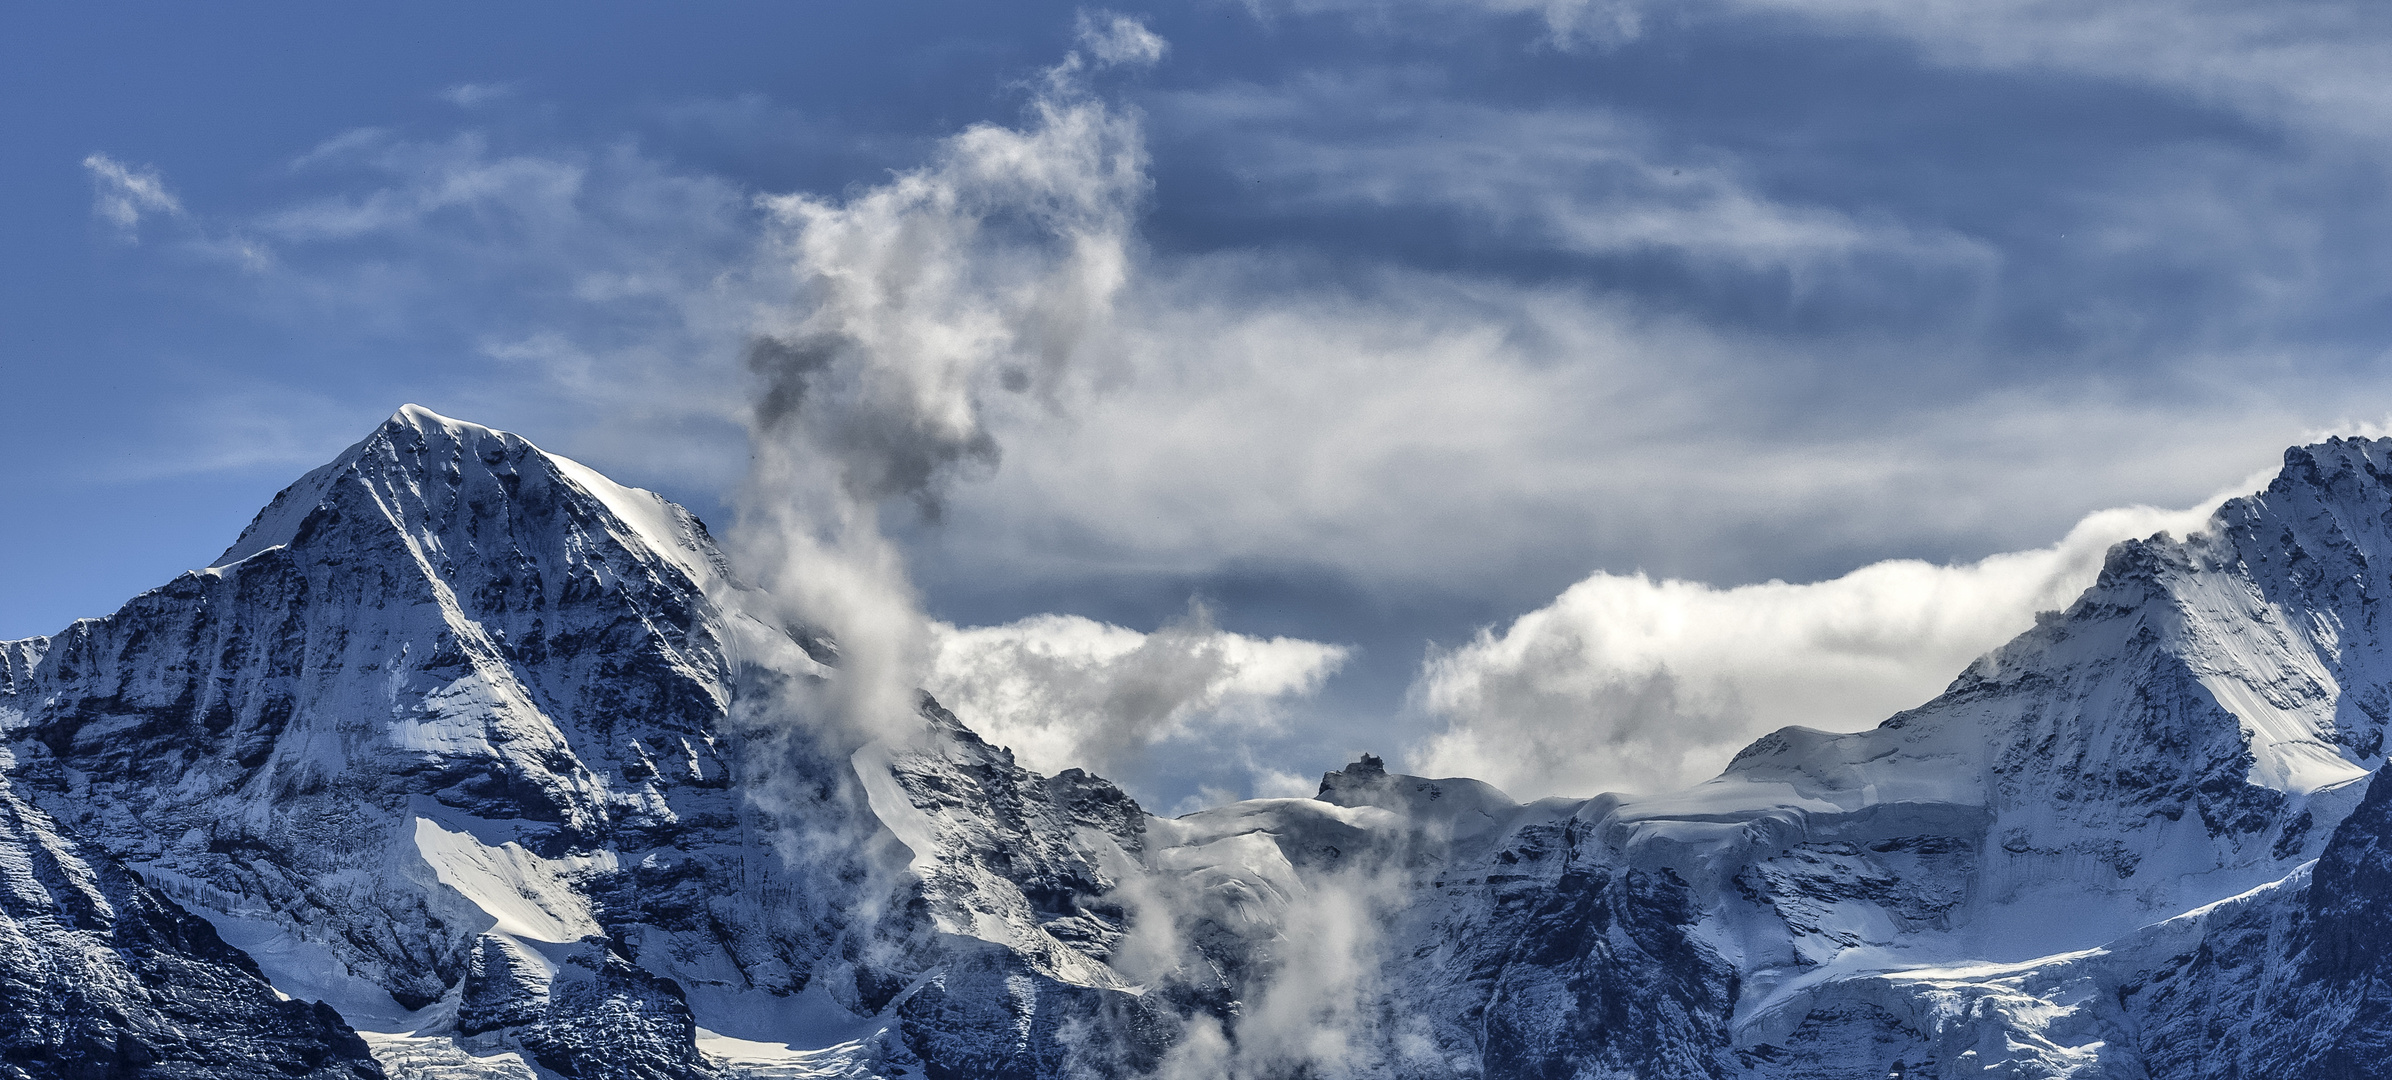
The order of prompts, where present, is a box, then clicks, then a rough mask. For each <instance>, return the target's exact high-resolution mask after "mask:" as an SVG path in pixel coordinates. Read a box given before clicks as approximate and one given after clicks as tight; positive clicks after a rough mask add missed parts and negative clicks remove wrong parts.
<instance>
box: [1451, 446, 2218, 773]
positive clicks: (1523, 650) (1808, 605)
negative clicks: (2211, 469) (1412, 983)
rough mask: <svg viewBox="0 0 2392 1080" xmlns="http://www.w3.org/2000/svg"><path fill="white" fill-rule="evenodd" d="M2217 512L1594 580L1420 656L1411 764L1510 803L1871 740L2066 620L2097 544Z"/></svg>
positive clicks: (2128, 515)
mask: <svg viewBox="0 0 2392 1080" xmlns="http://www.w3.org/2000/svg"><path fill="white" fill-rule="evenodd" d="M2241 490H2242V489H2238V490H2237V491H2236V492H2234V493H2235V494H2240V493H2241ZM2225 498H2227V495H2223V494H2221V495H2219V496H2217V497H2215V498H2213V499H2211V500H2209V501H2208V502H2205V503H2204V504H2202V505H2201V506H2199V507H2195V508H2193V509H2190V510H2180V511H2167V510H2157V509H2153V508H2150V507H2129V508H2124V509H2116V510H2105V511H2102V512H2100V513H2097V514H2093V515H2091V516H2089V517H2087V518H2085V519H2084V520H2083V521H2081V522H2079V523H2077V526H2076V527H2075V528H2074V529H2071V530H2069V532H2068V535H2067V536H2066V537H2064V538H2062V539H2061V540H2060V542H2059V543H2057V544H2054V545H2052V546H2050V547H2046V548H2038V549H2035V550H2032V551H2019V552H2009V553H2005V554H2001V555H1994V556H1991V557H1988V558H1985V559H1981V560H1979V561H1976V562H1973V563H1966V564H1961V565H1951V566H1937V565H1933V564H1930V563H1926V562H1920V561H1917V560H1909V559H1903V560H1893V561H1887V562H1880V563H1873V564H1871V565H1868V566H1864V567H1861V568H1860V569H1858V570H1854V571H1853V572H1851V573H1849V574H1846V575H1844V576H1842V577H1838V578H1835V579H1832V580H1828V581H1820V582H1814V583H1810V584H1802V585H1790V584H1787V583H1785V582H1782V581H1771V582H1767V583H1764V584H1758V585H1745V586H1739V587H1736V588H1727V589H1722V588H1717V587H1714V586H1710V585H1705V584H1702V583H1700V582H1691V581H1679V580H1671V579H1662V580H1655V579H1652V578H1649V577H1646V576H1645V575H1643V574H1632V575H1625V576H1622V575H1615V574H1596V575H1594V576H1592V577H1589V578H1587V579H1586V580H1584V581H1581V582H1579V583H1577V584H1575V585H1572V586H1571V587H1570V588H1569V589H1568V590H1567V591H1565V592H1563V593H1562V594H1561V596H1560V597H1558V598H1556V599H1555V600H1554V601H1553V603H1551V604H1549V605H1546V606H1545V607H1542V608H1539V609H1537V610H1535V611H1532V612H1530V613H1528V614H1526V615H1523V616H1521V617H1520V618H1519V619H1518V620H1516V621H1514V622H1513V623H1512V624H1511V625H1510V626H1508V627H1506V628H1504V629H1503V630H1502V631H1501V632H1500V633H1499V632H1496V631H1495V630H1492V629H1489V630H1485V631H1481V632H1480V634H1479V635H1478V637H1477V639H1476V640H1473V641H1471V642H1470V643H1469V644H1467V645H1464V646H1462V647H1460V648H1457V649H1453V650H1451V651H1447V652H1440V653H1436V654H1433V655H1432V656H1431V657H1430V658H1429V660H1428V661H1427V663H1426V664H1425V665H1424V666H1423V669H1422V672H1421V678H1420V681H1419V682H1418V683H1417V684H1416V685H1415V687H1414V694H1415V696H1416V697H1417V699H1418V700H1419V702H1420V704H1421V705H1422V706H1423V707H1425V708H1426V709H1427V710H1428V711H1429V712H1430V713H1432V714H1434V715H1435V716H1437V717H1439V718H1441V719H1442V720H1443V721H1444V722H1445V723H1446V725H1447V726H1446V729H1445V730H1444V731H1442V732H1440V733H1438V734H1436V735H1434V736H1432V737H1430V738H1429V739H1427V740H1426V741H1424V742H1423V743H1422V744H1421V745H1420V746H1418V747H1416V748H1415V749H1414V751H1413V752H1412V755H1411V761H1410V766H1411V768H1412V770H1413V771H1415V772H1421V773H1425V774H1426V775H1430V776H1448V775H1452V776H1470V777H1475V778H1478V779H1482V780H1486V781H1488V782H1489V783H1492V784H1495V785H1496V786H1498V787H1501V788H1503V789H1504V790H1506V791H1508V792H1510V793H1511V794H1512V795H1513V796H1514V797H1516V798H1538V797H1543V796H1547V795H1578V796H1585V795H1593V794H1596V793H1598V792H1602V791H1625V792H1640V793H1641V792H1656V791H1666V790H1671V789H1674V788H1679V787H1683V786H1686V785H1688V784H1692V783H1695V782H1697V781H1700V780H1703V779H1705V778H1707V777H1709V776H1711V775H1712V774H1714V773H1716V772H1717V771H1718V770H1719V769H1720V768H1722V767H1723V766H1725V764H1726V763H1727V760H1728V758H1729V757H1730V756H1731V755H1732V754H1733V753H1734V752H1735V751H1736V750H1737V749H1739V748H1741V747H1743V746H1744V745H1746V744H1747V743H1749V742H1751V741H1752V740H1753V739H1755V738H1757V737H1759V736H1760V735H1762V734H1764V733H1766V732H1769V731H1772V730H1775V729H1777V728H1779V727H1784V726H1787V725H1794V724H1799V725H1803V726H1806V727H1816V728H1823V729H1826V730H1831V731H1854V730H1859V729H1861V728H1865V727H1869V726H1872V725H1874V724H1875V723H1876V722H1877V721H1879V720H1882V719H1884V718H1886V717H1888V716H1890V715H1892V714H1893V713H1895V712H1898V711H1900V710H1902V709H1906V708H1909V707H1912V706H1915V705H1919V704H1921V703H1924V702H1925V701H1927V700H1928V699H1929V698H1931V697H1933V696H1934V695H1935V694H1936V693H1937V692H1938V691H1940V690H1941V689H1942V688H1943V687H1944V686H1945V685H1946V684H1947V683H1949V682H1950V681H1951V680H1952V679H1953V678H1954V677H1955V676H1957V675H1958V674H1959V673H1960V671H1961V670H1962V669H1963V668H1965V667H1966V666H1967V665H1968V663H1969V662H1970V661H1972V660H1974V659H1975V658H1976V657H1977V656H1979V655H1980V654H1982V653H1984V652H1986V651H1988V650H1990V649H1992V648H1993V647H1995V646H1997V645H1999V644H2001V643H2002V642H2004V641H2007V640H2009V639H2010V638H2011V637H2014V636H2016V635H2018V634H2020V633H2023V632H2024V631H2026V630H2027V629H2028V628H2030V627H2031V626H2032V625H2033V623H2034V617H2035V614H2036V613H2037V612H2040V611H2050V610H2055V609H2058V608H2062V607H2065V606H2067V604H2068V603H2069V602H2070V601H2072V600H2074V599H2075V598H2076V596H2077V594H2078V593H2081V592H2082V591H2084V589H2085V588H2086V587H2087V586H2089V585H2091V584H2092V582H2093V579H2094V577H2095V576H2096V575H2097V574H2098V573H2099V572H2100V569H2101V563H2102V556H2103V554H2104V553H2105V552H2106V551H2108V549H2109V547H2110V545H2112V544H2114V543H2117V542H2118V541H2121V540H2126V539H2130V538H2136V537H2143V536H2149V535H2151V534H2153V533H2155V532H2173V533H2176V534H2178V535H2184V534H2187V533H2190V532H2193V531H2196V530H2198V529H2200V528H2201V527H2202V526H2203V524H2204V523H2205V522H2206V521H2207V520H2208V517H2209V515H2210V513H2211V512H2212V511H2214V510H2215V509H2216V508H2217V505H2218V503H2220V502H2222V501H2223V500H2224V499H2225Z"/></svg>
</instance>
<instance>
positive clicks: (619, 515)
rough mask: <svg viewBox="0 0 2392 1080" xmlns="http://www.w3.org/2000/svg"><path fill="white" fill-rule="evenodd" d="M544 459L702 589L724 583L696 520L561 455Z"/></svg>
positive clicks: (723, 568) (721, 568)
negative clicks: (684, 572) (677, 566)
mask: <svg viewBox="0 0 2392 1080" xmlns="http://www.w3.org/2000/svg"><path fill="white" fill-rule="evenodd" d="M543 453H545V451H543ZM546 456H547V458H548V460H549V463H550V464H553V465H555V466H556V470H557V471H558V472H560V473H562V474H564V476H565V478H566V479H568V480H571V481H572V482H573V483H574V484H575V485H576V486H578V487H580V488H581V489H582V490H583V491H586V492H588V493H589V494H590V497H592V498H594V499H597V500H598V501H599V502H601V503H604V504H605V505H606V508H607V510H608V511H610V512H612V513H613V514H614V516H615V518H616V520H619V521H621V522H622V523H623V524H624V525H625V526H626V527H628V528H630V529H631V530H632V532H633V533H635V534H636V537H635V538H636V539H638V540H639V541H640V542H642V543H644V544H645V545H647V547H648V549H649V550H651V551H654V552H655V553H656V554H658V555H661V556H663V557H665V558H667V559H670V560H672V561H673V562H674V563H675V564H677V565H679V566H680V567H681V569H682V570H684V571H686V572H687V573H688V574H689V577H690V580H692V581H695V582H697V583H698V585H699V586H700V587H701V588H704V587H708V586H712V585H714V584H716V583H718V582H726V581H727V580H728V577H729V574H728V568H727V567H726V566H725V565H724V563H723V558H722V555H721V554H720V553H719V552H717V551H716V550H715V548H714V545H713V544H712V543H711V542H709V541H708V540H707V539H706V536H705V532H706V527H705V526H704V525H702V524H700V523H699V522H698V519H697V517H696V516H695V515H693V514H691V513H690V512H689V511H687V510H685V509H682V508H681V506H680V505H678V504H676V503H674V502H673V501H672V500H670V499H667V498H665V497H664V496H662V495H659V494H657V493H655V492H653V491H649V490H647V489H646V488H635V487H629V486H627V485H623V484H618V483H615V482H614V481H612V480H609V479H607V478H606V477H605V475H604V474H601V473H600V472H599V471H598V470H596V469H593V468H590V467H589V466H587V465H584V464H582V463H581V462H578V461H575V460H573V459H572V458H569V457H566V456H564V455H563V454H547V455H546ZM627 539H629V538H627Z"/></svg>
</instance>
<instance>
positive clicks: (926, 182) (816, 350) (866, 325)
mask: <svg viewBox="0 0 2392 1080" xmlns="http://www.w3.org/2000/svg"><path fill="white" fill-rule="evenodd" d="M1133 30H1134V31H1136V32H1137V33H1144V30H1143V27H1139V26H1137V25H1136V24H1134V23H1131V24H1129V25H1128V26H1127V27H1123V26H1121V25H1118V24H1117V23H1116V22H1105V23H1102V24H1101V25H1100V24H1099V23H1095V22H1090V23H1088V24H1087V25H1086V26H1084V27H1083V36H1084V37H1087V38H1088V39H1089V40H1090V41H1091V42H1093V43H1094V45H1093V46H1092V47H1096V48H1098V51H1099V52H1100V55H1111V54H1115V53H1122V52H1123V51H1124V50H1127V51H1128V52H1129V53H1137V52H1138V46H1137V42H1136V35H1135V34H1132V33H1130V31H1133ZM1149 36H1150V37H1151V35H1149ZM1125 41H1126V42H1128V43H1127V44H1123V43H1122V42H1125ZM1157 42H1158V43H1157V44H1155V45H1154V47H1153V48H1151V49H1148V50H1146V52H1147V53H1150V54H1152V55H1158V56H1159V55H1160V45H1159V39H1157ZM1084 66H1085V62H1084V61H1082V60H1081V59H1080V58H1079V55H1078V54H1077V53H1075V54H1072V56H1070V57H1068V58H1067V59H1066V60H1065V62H1064V63H1062V64H1059V65H1057V66H1056V67H1054V68H1052V69H1049V72H1048V78H1047V80H1046V81H1045V83H1044V86H1043V90H1042V91H1041V93H1040V95H1039V96H1038V97H1037V99H1036V100H1035V101H1033V102H1032V103H1031V105H1030V109H1029V120H1028V123H1026V124H1025V125H1024V126H1022V127H1020V128H1007V127H998V126H994V125H986V124H983V125H979V126H975V127H972V128H969V129H967V130H965V131H963V132H961V133H960V134H957V135H955V136H953V137H951V138H949V139H948V140H947V141H946V143H945V144H944V146H943V147H942V148H941V149H940V151H939V153H938V155H937V156H936V158H935V159H934V160H933V161H932V162H931V163H930V164H928V165H925V166H923V167H921V168H918V169H915V170H913V171H910V172H907V173H903V174H900V175H898V176H897V177H895V178H894V179H892V180H891V181H890V182H889V183H887V184H884V185H882V186H880V187H877V188H873V189H870V190H867V191H864V192H862V193H860V194H857V195H854V196H852V197H850V198H847V199H845V200H840V201H831V200H823V199H817V198H814V197H811V196H807V195H782V196H774V197H770V198H767V199H765V200H763V206H764V209H765V210H766V212H767V214H768V216H769V218H770V222H771V228H772V236H771V238H770V245H769V247H770V250H771V252H772V253H773V255H772V257H773V259H774V260H775V261H777V262H778V263H780V264H781V265H782V266H783V267H785V272H786V273H787V274H788V275H789V277H790V279H791V280H792V282H793V287H794V289H795V291H796V293H797V303H796V304H795V305H793V306H792V307H790V308H788V309H786V310H775V311H769V312H765V313H763V314H762V315H761V316H760V317H759V319H758V321H757V324H756V327H755V330H754V333H753V335H752V338H751V343H750V346H749V349H748V366H749V368H750V370H751V371H752V373H753V374H754V376H755V377H756V380H757V383H758V387H759V390H758V394H759V396H758V399H757V404H756V407H755V411H754V418H753V422H752V424H751V432H750V434H751V441H752V443H753V448H754V460H753V464H752V466H751V469H750V473H749V476H748V478H747V483H746V486H745V489H744V491H743V493H742V499H741V503H740V514H739V527H738V529H737V532H736V534H735V542H736V543H737V545H738V546H739V548H740V552H741V555H742V561H743V564H744V565H746V566H747V567H749V568H750V570H751V572H752V573H754V574H755V575H756V576H757V577H758V578H759V579H760V581H759V583H760V584H762V585H764V586H765V588H766V589H767V590H769V591H770V592H772V593H773V594H774V595H775V596H777V597H779V598H781V600H782V602H784V603H786V604H787V605H788V606H789V609H790V610H789V611H787V612H786V613H785V614H786V615H787V617H788V618H789V620H790V621H791V622H793V623H800V624H804V625H807V626H811V627H814V628H817V629H820V630H823V631H827V632H828V633H829V635H830V637H831V638H832V639H833V640H834V641H835V642H836V648H837V651H838V653H839V664H838V667H839V671H840V674H839V677H838V678H837V679H835V680H833V682H835V683H836V684H837V685H836V686H835V687H833V688H826V689H825V690H824V692H825V693H826V694H827V695H828V696H829V700H828V701H826V702H824V703H823V704H824V705H826V706H827V708H825V709H821V710H815V711H816V712H818V713H827V714H828V715H829V716H831V717H832V718H835V720H836V721H837V722H838V723H840V724H841V725H842V726H844V728H845V729H846V730H848V731H849V732H851V733H852V734H854V735H857V736H859V737H861V738H866V739H868V738H873V737H879V736H882V735H886V734H891V733H895V732H901V731H903V730H906V729H907V728H908V727H910V725H912V724H913V722H914V720H913V695H914V691H915V688H916V687H917V686H920V685H921V684H922V682H923V679H924V676H925V675H926V674H927V673H928V670H929V661H930V656H931V654H930V629H929V624H928V621H927V620H926V619H925V618H924V617H923V616H922V614H921V611H920V605H919V603H918V600H917V597H916V595H915V592H914V589H913V587H912V585H911V584H910V582H909V580H908V578H907V575H906V570H905V566H904V560H903V558H902V556H901V554H900V553H899V551H898V548H897V546H896V545H895V544H894V543H892V542H891V540H890V539H889V538H888V536H887V534H886V533H885V532H884V530H883V529H882V522H881V517H880V515H881V514H882V513H883V512H884V508H885V506H886V505H887V504H888V503H889V502H890V501H891V500H905V501H910V502H911V503H912V504H913V505H914V506H915V507H916V508H917V509H918V510H919V512H921V513H923V514H925V515H928V516H933V517H935V516H936V514H937V512H938V507H939V493H940V490H941V488H942V486H943V485H945V484H947V483H949V482H950V481H952V480H954V479H956V478H958V477H961V476H966V475H970V474H973V473H975V472H986V471H989V470H993V469H994V468H995V466H996V463H997V460H998V453H999V452H998V447H997V443H996V440H995V438H994V437H993V436H992V435H991V434H990V433H989V430H988V428H987V426H986V425H985V424H984V423H983V417H982V406H983V402H984V400H985V399H986V398H987V397H988V396H989V395H992V394H1000V393H1007V394H1019V393H1029V392H1041V393H1046V394H1049V395H1051V394H1052V388H1053V387H1054V385H1055V384H1056V383H1057V382H1058V381H1059V380H1060V379H1061V378H1062V377H1063V376H1064V374H1065V372H1066V370H1067V369H1068V367H1069V366H1070V364H1071V363H1072V360H1073V358H1074V357H1075V356H1076V355H1078V354H1079V353H1080V352H1081V351H1082V350H1083V349H1084V348H1085V347H1086V345H1087V343H1088V342H1089V341H1090V340H1091V339H1092V338H1093V337H1094V336H1096V335H1098V334H1100V333H1101V332H1102V329H1103V327H1104V326H1105V324H1106V322H1107V319H1108V316H1109V312H1110V309H1111V306H1112V304H1113V301H1114V297H1115V294H1116V293H1117V292H1118V291H1119V290H1120V288H1121V286H1122V282H1123V280H1124V277H1125V275H1126V272H1127V270H1126V268H1127V264H1128V260H1129V245H1130V223H1131V217H1132V214H1133V212H1134V210H1135V209H1136V207H1137V205H1138V204H1139V202H1140V200H1141V199H1142V198H1143V197H1144V194H1145V191H1146V188H1147V177H1146V155H1145V149H1144V145H1143V142H1142V141H1141V138H1140V135H1139V131H1138V126H1137V123H1136V121H1135V119H1134V118H1133V117H1130V116H1126V115H1123V114H1122V113H1120V112H1118V111H1116V110H1114V109H1111V108H1109V107H1108V106H1107V105H1106V104H1105V103H1104V102H1102V101H1100V100H1098V99H1096V98H1095V97H1093V96H1091V95H1090V94H1088V93H1087V92H1086V91H1085V90H1084V89H1083V88H1082V87H1081V85H1080V83H1079V82H1078V80H1077V72H1079V71H1080V70H1081V69H1082V68H1083V67H1084Z"/></svg>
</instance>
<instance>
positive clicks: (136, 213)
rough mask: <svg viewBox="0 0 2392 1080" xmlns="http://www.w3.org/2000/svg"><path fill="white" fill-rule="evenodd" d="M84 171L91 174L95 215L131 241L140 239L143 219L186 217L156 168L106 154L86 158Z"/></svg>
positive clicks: (180, 203)
mask: <svg viewBox="0 0 2392 1080" xmlns="http://www.w3.org/2000/svg"><path fill="white" fill-rule="evenodd" d="M83 168H84V169H85V170H86V171H87V172H89V173H90V174H91V212H92V216H94V217H97V218H99V219H100V220H102V221H105V222H107V223H109V224H110V225H113V226H115V227H116V230H117V234H118V235H119V236H121V237H123V238H124V239H125V240H127V241H132V240H134V239H136V238H137V237H138V235H139V234H138V231H137V230H138V229H139V228H140V226H141V219H142V218H143V217H146V216H149V215H153V214H163V215H165V216H167V217H181V216H183V204H182V201H181V200H180V199H177V198H175V196H174V193H173V192H171V191H168V190H166V181H165V179H164V178H162V177H160V176H159V175H158V170H156V169H152V168H135V167H133V166H129V165H126V164H125V163H123V162H121V161H118V160H116V159H115V158H112V157H109V156H108V155H106V154H93V155H91V156H89V157H86V158H84V159H83Z"/></svg>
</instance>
